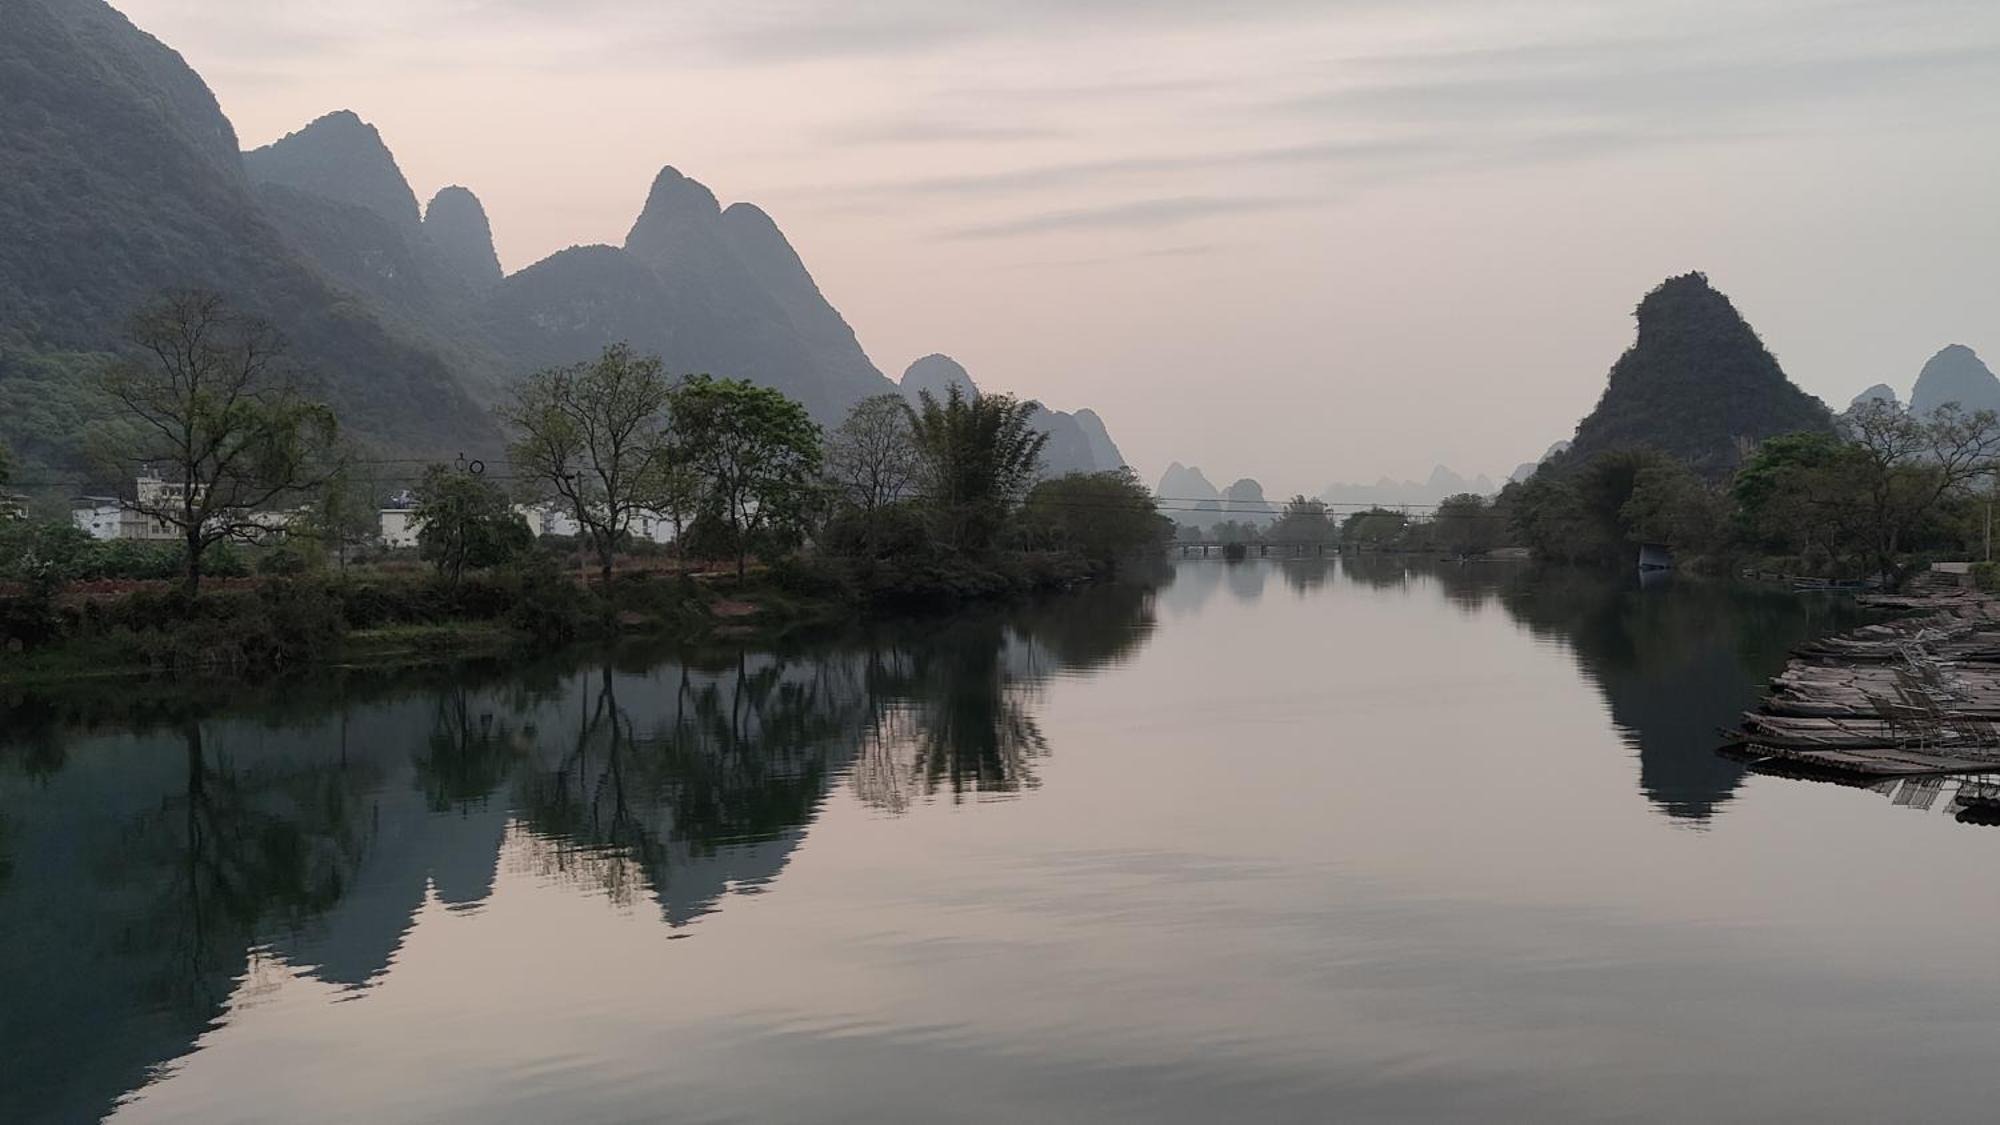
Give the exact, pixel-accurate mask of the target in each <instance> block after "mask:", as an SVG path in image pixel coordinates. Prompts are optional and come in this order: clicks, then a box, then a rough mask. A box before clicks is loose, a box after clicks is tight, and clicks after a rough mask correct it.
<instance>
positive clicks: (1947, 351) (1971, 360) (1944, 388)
mask: <svg viewBox="0 0 2000 1125" xmlns="http://www.w3.org/2000/svg"><path fill="white" fill-rule="evenodd" d="M1947 402H1955V403H1957V404H1958V405H1960V406H1961V407H1964V408H1965V409H1966V410H1968V411H1972V410H1992V411H2000V379H1996V378H1994V377H1993V372H1992V371H1990V370H1988V369H1987V367H1986V364H1985V363H1983V362H1981V361H1980V358H1979V355H1978V353H1977V352H1974V351H1973V350H1972V349H1971V348H1968V347H1966V346H1965V345H1964V344H1952V345H1950V346H1949V347H1946V348H1944V349H1942V350H1940V351H1939V352H1938V353H1937V354H1936V355H1934V356H1932V357H1931V358H1930V359H1929V360H1928V361H1926V362H1925V363H1924V368H1923V370H1922V371H1920V372H1918V373H1917V382H1916V385H1915V386H1913V387H1911V388H1910V409H1911V410H1912V411H1913V412H1915V413H1917V414H1929V413H1930V412H1931V411H1933V410H1936V409H1937V408H1938V407H1940V406H1943V405H1944V404H1945V403H1947Z"/></svg>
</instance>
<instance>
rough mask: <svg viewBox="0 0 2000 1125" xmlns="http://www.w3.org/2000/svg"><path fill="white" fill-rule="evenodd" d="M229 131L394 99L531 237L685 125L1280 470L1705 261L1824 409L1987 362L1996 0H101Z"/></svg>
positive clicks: (1428, 416) (258, 130)
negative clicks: (150, 40)
mask: <svg viewBox="0 0 2000 1125" xmlns="http://www.w3.org/2000/svg"><path fill="white" fill-rule="evenodd" d="M114 2H116V3H118V6H119V7H120V8H121V9H122V10H124V11H125V12H126V13H127V14H128V15H130V16H131V17H132V18H133V19H134V20H135V21H136V22H137V23H138V24H139V25H140V26H141V27H144V28H146V29H147V30H149V31H151V32H153V33H154V34H156V35H159V36H160V37H161V38H163V39H165V40H166V41H167V42H168V43H169V44H170V45H172V46H174V47H176V48H178V49H179V50H180V51H181V52H182V53H183V54H185V55H186V56H187V58H188V60H189V61H190V62H191V63H192V64H193V65H194V66H195V67H196V69H198V70H200V71H201V72H202V74H203V75H204V76H205V77H206V78H207V79H208V81H209V83H210V84H211V85H212V86H213V87H214V88H215V91H216V94H217V96H218V97H219V98H220V99H221V101H222V105H223V108H224V110H225V111H227V112H228V114H229V116H230V117H231V118H232V119H233V120H234V121H235V123H236V127H237V129H238V131H239V132H240V133H241V135H242V138H243V141H244V144H245V146H246V147H248V146H253V145H257V144H262V143H265V142H267V141H270V140H272V139H274V138H276V137H278V136H280V135H282V134H283V133H285V132H287V131H290V130H292V129H295V128H297V127H298V126H299V125H301V124H303V123H304V122H306V121H307V120H309V119H311V118H313V117H316V116H318V115H320V114H321V113H324V112H327V111H329V110H333V109H338V108H350V109H353V110H355V111H356V112H358V113H359V114H361V115H362V116H363V117H364V118H366V119H368V120H369V121H371V122H373V123H375V124H376V125H377V126H379V127H380V128H381V130H382V133H383V135H384V136H385V138H386V139H387V140H388V142H389V144H390V146H391V147H392V148H393V149H394V150H395V152H396V155H397V158H398V159H399V161H400V162H401V164H402V166H403V170H404V171H405V172H406V173H407V174H408V175H409V177H410V179H411V180H412V182H413V184H414V185H415V187H416V189H417V192H418V194H419V195H420V196H424V197H426V198H427V197H428V195H429V193H430V192H431V191H433V190H435V189H436V188H438V187H440V186H442V185H445V184H449V183H462V184H465V185H466V186H468V187H470V188H472V189H473V190H474V191H476V192H477V193H478V194H479V195H480V197H481V198H482V199H483V200H484V201H485V203H486V206H487V209H488V211H489V213H490V214H491V215H492V218H493V223H494V228H495V234H496V237H497V240H498V243H499V250H500V257H501V260H502V262H503V263H504V264H505V265H506V267H507V268H508V269H509V270H514V269H519V268H520V267H522V266H525V265H527V264H529V263H531V262H533V261H535V260H536V259H538V258H540V257H542V256H544V255H546V254H549V253H551V252H553V251H555V250H558V249H561V248H562V247H564V246H568V245H570V244H572V243H581V242H612V243H616V242H620V241H622V240H623V238H624V235H625V231H626V229H627V228H628V227H629V226H630V225H631V222H632V219H633V217H634V216H635V215H636V214H637V212H638V209H639V206H640V203H641V202H642V200H643V197H644V194H645V191H646V188H647V186H648V184H649V183H650V182H651V180H652V177H653V174H654V173H655V172H656V171H657V170H658V168H659V166H660V165H662V164H669V163H670V164H673V165H675V166H677V167H679V168H680V169H681V170H682V171H684V172H686V173H687V174H689V175H691V176H693V177H695V178H696V179H699V180H701V181H703V182H705V183H707V184H708V185H709V186H710V187H712V188H713V189H715V192H716V194H717V195H718V196H720V197H721V198H722V199H723V200H724V201H725V202H729V201H733V200H739V199H743V200H751V201H754V202H756V203H759V204H761V205H763V206H764V207H765V208H766V209H767V210H768V211H770V212H771V213H772V215H773V216H774V217H775V218H776V219H777V220H778V222H779V224H780V225H781V226H782V227H783V228H784V229H785V231H786V233H787V234H788V235H789V236H790V237H791V239H792V241H793V243H794V244H795V245H796V246H797V247H798V248H799V251H800V253H801V254H802V255H803V256H804V258H805V260H806V263H807V265H808V266H809V267H810V268H811V269H812V271H813V273H814V275H815V276H816V277H817V279H818V280H819V283H820V287H821V288H822V289H823V290H825V292H826V293H827V295H828V296H829V297H830V298H831V299H832V301H833V302H834V304H835V305H836V306H837V307H838V308H839V309H840V310H841V311H842V312H843V313H844V314H846V316H847V319H848V321H849V322H850V323H852V324H853V325H854V328H855V330H856V332H858V333H859V334H860V337H861V342H862V345H863V346H864V347H866V348H867V349H868V352H869V354H870V355H871V356H873V357H874V359H875V361H876V363H877V364H878V365H879V366H881V367H882V368H883V370H884V371H885V372H887V373H888V374H890V375H891V376H892V377H893V376H895V375H898V374H900V373H901V371H902V368H903V367H904V366H905V365H907V364H908V363H909V362H910V360H912V359H914V358H916V357H917V356H919V355H922V354H925V353H927V352H933V351H943V352H948V353H950V354H951V355H953V356H956V357H957V358H958V359H959V360H960V361H961V362H963V363H964V364H965V365H966V366H967V368H969V369H970V370H971V372H972V374H973V376H974V378H976V379H978V380H979V381H980V383H981V384H982V385H984V386H987V387H989V388H994V389H1001V390H1013V391H1018V392H1021V393H1023V394H1027V395H1033V396H1036V397H1040V398H1042V399H1044V400H1045V401H1047V402H1048V403H1049V404H1050V405H1052V406H1056V407H1062V408H1075V407H1079V406H1093V407H1095V408H1097V409H1098V410H1099V411H1100V412H1101V413H1102V414H1103V415H1104V416H1105V418H1106V420H1107V422H1108V423H1109V425H1110V427H1111V429H1112V433H1113V436H1114V437H1115V438H1117V439H1118V441H1119V442H1120V443H1121V445H1122V446H1123V447H1124V450H1125V452H1126V455H1127V456H1128V457H1129V458H1130V459H1132V460H1133V461H1134V463H1135V464H1136V465H1137V467H1138V468H1139V469H1140V470H1141V472H1142V473H1143V474H1144V475H1145V476H1146V477H1147V478H1148V480H1149V481H1150V480H1151V479H1153V478H1154V477H1156V476H1157V474H1158V473H1159V471H1160V470H1161V469H1162V468H1164V467H1165V465H1166V463H1167V462H1168V461H1169V460H1174V459H1178V460H1181V461H1186V462H1190V463H1195V464H1199V465H1201V466H1202V467H1203V468H1204V469H1205V470H1206V471H1207V472H1208V474H1209V475H1210V477H1211V478H1213V479H1215V480H1216V481H1217V483H1218V484H1221V483H1227V481H1228V480H1229V479H1231V478H1234V477H1237V476H1244V475H1249V476H1256V477H1259V478H1260V479H1261V480H1263V482H1264V483H1265V485H1266V486H1267V489H1268V490H1269V491H1271V492H1273V493H1277V492H1280V491H1285V492H1289V491H1293V490H1299V489H1304V490H1307V491H1316V490H1318V489H1319V488H1320V487H1322V486H1324V485H1325V484H1326V483H1328V482H1329V481H1331V480H1336V479H1339V480H1348V479H1357V478H1359V479H1368V480H1372V479H1374V478H1375V477H1376V476H1378V475H1383V474H1387V475H1391V476H1395V477H1405V476H1413V477H1421V476H1423V475H1425V474H1426V473H1428V472H1429V470H1430V468H1431V466H1432V465H1433V464H1435V463H1438V462H1444V463H1447V464H1450V465H1451V466H1453V467H1454V468H1457V469H1458V470H1460V471H1461V472H1464V473H1466V474H1467V475H1471V474H1473V473H1476V472H1487V473H1493V474H1496V475H1497V474H1501V473H1505V472H1506V471H1508V470H1509V469H1511V468H1512V467H1513V466H1514V465H1515V464H1516V463H1517V462H1519V461H1522V460H1524V459H1530V458H1532V457H1534V456H1536V455H1538V454H1539V453H1540V452H1541V450H1542V449H1543V448H1544V447H1545V446H1547V445H1548V444H1549V443H1550V442H1551V441H1554V440H1556V439H1558V438H1562V437H1567V436H1568V435H1569V432H1570V431H1571V429H1572V428H1573V427H1574V425H1575V422H1576V420H1577V418H1578V417H1580V416H1581V415H1582V414H1583V413H1584V412H1585V411H1587V410H1588V409H1589V408H1590V406H1591V405H1592V403H1593V402H1594V401H1595V400H1596V397H1597V395H1598V392H1599V391H1600V390H1601V388H1602V385H1603V380H1604V374H1605V371H1606V369H1607V368H1608V367H1609V366H1610V364H1611V362H1612V361H1613V360H1614V359H1615V358H1616V357H1617V355H1618V353H1619V352H1620V351H1621V350H1622V349H1623V348H1624V347H1625V346H1626V345H1627V344H1628V343H1629V342H1630V339H1631V333H1632V323H1631V319H1630V313H1631V309H1632V307H1633V306H1634V305H1635V304H1636V303H1637V301H1638V299H1639V297H1640V296H1641V295H1642V294H1643V293H1644V292H1645V291H1646V290H1647V289H1648V288H1650V287H1651V286H1652V285H1653V284H1654V283H1656V282H1657V281H1659V280H1660V279H1661V278H1663V277H1665V276H1667V275H1669V274H1673V273H1680V272H1685V271H1687V270H1690V269H1702V270H1705V271H1707V272H1708V274H1709V276H1710V278H1711V279H1712V280H1713V281H1714V282H1715V284H1716V285H1717V286H1718V287H1720V288H1721V289H1722V290H1723V291H1725V292H1727V293H1728V294H1729V295H1730V296H1731V297H1733V298H1734V299H1735V301H1736V303H1737V306H1738V307H1739V308H1740V309H1742V310H1743V311H1744V313H1745V314H1746V315H1747V316H1748V317H1749V318H1750V321H1751V323H1752V324H1754V325H1755V326H1756V327H1757V328H1758V330H1759V331H1760V332H1761V333H1762V334H1763V337H1764V339H1765V342H1766V343H1767V344H1769V345H1770V347H1771V348H1772V350H1773V351H1775V352H1776V353H1777V355H1778V358H1779V359H1780V361H1781V362H1782V363H1783V364H1784V366H1785V369H1786V371H1788V372H1789V373H1790V374H1791V375H1792V377H1793V378H1794V379H1795V380H1796V381H1798V382H1799V383H1800V384H1801V385H1802V386H1804V387H1805V388H1806V389H1807V390H1808V391H1811V392H1813V393H1815V394H1818V395H1820V396H1821V397H1822V398H1825V399H1827V400H1828V401H1829V402H1830V403H1833V404H1834V405H1835V406H1836V407H1839V406H1843V405H1845V403H1846V401H1847V399H1848V398H1849V397H1851V396H1852V395H1854V394H1855V393H1856V392H1858V391H1860V390H1861V389H1862V388H1863V387H1865V386H1867V385H1869V384H1871V383H1876V382H1887V383H1889V384H1891V385H1892V386H1895V387H1897V388H1898V390H1899V391H1902V392H1904V393H1907V388H1908V386H1909V383H1910V381H1911V380H1912V379H1913V378H1914V376H1915V374H1916V371H1917V368H1918V367H1919V366H1921V364H1922V363H1923V361H1924V359H1925V358H1926V357H1928V356H1929V355H1930V354H1931V353H1932V352H1933V351H1935V350H1936V349H1937V348H1939V347H1941V346H1943V345H1944V344H1947V343H1952V342H1960V343H1966V344H1970V345H1971V346H1973V347H1974V348H1976V349H1981V350H1982V351H1983V353H1984V354H1985V355H1986V357H1987V358H1988V360H1989V361H2000V3H1993V2H1992V0H1965V2H1953V0H1935V2H1918V0H1879V2H1875V3H1863V2H1856V0H1694V2H1687V3H1672V2H1659V0H1653V2H1647V3H1609V2H1603V0H1598V2H1588V0H1577V2H1560V0H1520V2H1515V0H1320V2H1317V3H1308V2H1293V0H1260V2H1259V3H1256V4H1254V5H1236V4H1228V3H1221V2H1217V0H1155V2H1151V3H1142V2H1140V0H1094V2H1092V0H1060V2H1059V0H761V2H760V0H568V2H556V0H343V2H342V3H338V4H328V3H323V2H319V0H114Z"/></svg>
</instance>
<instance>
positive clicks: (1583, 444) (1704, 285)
mask: <svg viewBox="0 0 2000 1125" xmlns="http://www.w3.org/2000/svg"><path fill="white" fill-rule="evenodd" d="M1636 315H1637V317H1638V321H1639V335H1638V339H1637V341H1636V342H1635V343H1634V344H1633V345H1632V347H1631V348H1630V349H1628V350H1627V351H1626V352H1625V354H1624V355H1623V356H1620V357H1619V359H1618V362H1617V363H1616V364H1614V365H1613V366H1612V368H1611V376H1610V380H1609V382H1608V384H1607V385H1606V386H1605V389H1604V394H1603V396H1602V397H1601V398H1599V399H1598V402H1597V407H1596V409H1594V410H1592V411H1591V412H1590V414H1589V415H1588V416H1586V417H1585V418H1584V419H1583V421H1581V422H1579V423H1577V427H1576V438H1575V440H1574V441H1573V442H1572V443H1571V447H1570V450H1569V452H1568V454H1566V455H1565V456H1564V457H1563V458H1561V461H1562V463H1564V464H1567V465H1575V464H1581V463H1583V462H1586V461H1588V460H1589V459H1590V458H1592V457H1594V456H1596V455H1597V454H1599V453H1603V452H1606V451H1608V450H1613V449H1628V448H1637V447H1650V448H1653V449H1658V450H1661V451H1663V452H1666V453H1670V454H1673V455H1674V456H1676V457H1679V458H1681V459H1682V460H1684V461H1686V462H1688V463H1689V464H1690V465H1691V466H1693V467H1694V468H1695V469H1696V470H1697V471H1699V472H1702V473H1704V474H1707V475H1710V476H1716V475H1721V474H1724V473H1727V472H1729V471H1731V470H1733V469H1734V468H1735V467H1736V465H1737V464H1738V462H1739V461H1740V460H1741V459H1742V456H1743V453H1744V451H1745V450H1746V449H1747V448H1749V447H1750V446H1751V445H1754V444H1755V443H1756V442H1758V441H1761V440H1762V439H1764V438H1767V437H1771V436H1773V435H1776V434H1783V433H1791V432H1794V431H1798V430H1826V429H1830V428H1831V427H1832V424H1833V421H1832V416H1831V414H1830V413H1829V412H1828V411H1827V408H1826V404H1824V403H1822V402H1820V401H1819V400H1818V399H1816V398H1814V397H1812V396H1811V395H1809V394H1806V393H1805V392H1804V391H1802V390H1800V389H1798V388H1797V387H1796V386H1793V385H1792V383H1791V381H1790V380H1789V379H1787V378H1786V377H1785V373H1784V371H1783V370H1782V369H1781V368H1780V367H1779V366H1778V361H1777V359H1776V358H1774V357H1773V356H1772V355H1771V353H1770V352H1769V351H1768V350H1767V349H1766V348H1765V347H1764V344H1763V341H1761V340H1759V339H1758V338H1757V333H1756V332H1755V331H1753V330H1752V329H1751V327H1750V325H1749V324H1748V323H1746V322H1745V321H1744V319H1743V317H1742V316H1741V315H1739V314H1738V313H1737V311H1736V307H1735V306H1734V305H1732V304H1731V303H1730V301H1729V298H1727V297H1725V296H1723V295H1722V294H1721V293H1719V292H1717V291H1716V290H1715V289H1714V288H1713V287H1711V286H1710V285H1709V283H1708V278H1707V277H1705V276H1703V275H1702V274H1699V273H1690V274H1684V275H1682V276H1680V277H1674V278H1669V279H1668V280H1666V281H1665V282H1662V283H1661V284H1660V286H1659V287H1658V288H1656V289H1654V290H1653V291H1652V292H1651V293H1648V294H1646V297H1645V299H1644V300H1642V301H1641V302H1639V308H1638V310H1637V313H1636Z"/></svg>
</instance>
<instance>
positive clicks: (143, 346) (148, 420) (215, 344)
mask: <svg viewBox="0 0 2000 1125" xmlns="http://www.w3.org/2000/svg"><path fill="white" fill-rule="evenodd" d="M132 343H133V344H134V345H136V347H137V349H138V351H139V353H140V354H141V355H143V356H144V357H145V358H144V359H138V360H132V361H127V362H121V363H119V364H116V365H114V366H113V367H112V368H111V369H110V371H108V372H107V373H106V375H105V379H104V389H105V393H106V395H107V396H109V397H110V398H111V399H112V401H114V402H116V403H117V404H118V405H119V407H120V408H121V411H122V414H123V416H124V417H125V418H126V419H128V420H131V421H135V422H137V423H139V429H140V430H141V432H142V433H143V434H144V435H145V436H144V440H143V442H142V444H140V445H138V446H136V447H133V448H132V449H131V450H129V451H128V453H130V454H133V455H131V456H128V457H125V458H121V459H118V460H116V461H115V463H116V464H118V465H121V466H132V467H134V468H136V467H137V466H139V465H145V466H149V467H151V468H153V469H155V470H156V471H161V472H164V473H165V474H166V477H165V479H166V480H169V481H172V482H173V487H172V488H171V489H166V490H162V491H160V492H159V493H157V494H152V495H147V494H140V495H137V496H135V497H133V498H132V499H130V500H128V501H127V506H128V507H129V508H130V509H131V510H132V511H135V512H137V513H139V514H140V515H143V516H145V517H147V518H148V519H151V520H153V521H155V522H157V523H159V524H161V525H163V526H166V527H170V528H173V529H174V530H175V531H177V532H179V534H180V536H181V539H182V542H183V543H184V544H185V551H184V553H183V554H182V556H181V560H182V565H183V567H184V570H183V571H182V576H181V580H182V582H183V583H184V584H185V586H186V589H187V593H188V594H189V596H193V595H194V594H196V593H198V592H199V591H200V589H201V574H202V558H203V556H204V555H206V554H207V553H208V549H209V548H210V547H213V546H214V545H215V544H217V543H220V542H222V541H223V540H225V539H242V538H245V537H248V536H252V535H257V534H262V533H263V532H264V531H266V530H267V529H268V526H269V525H268V524H267V523H264V522H260V517H261V516H262V515H263V513H266V512H269V511H271V510H273V508H274V507H276V506H277V505H278V504H279V503H280V502H281V501H296V500H299V499H302V498H304V497H306V496H308V495H310V494H311V493H312V492H313V491H314V490H316V489H317V488H318V487H319V485H321V484H323V483H324V482H325V480H326V479H327V477H328V476H330V475H331V472H332V470H331V467H330V464H329V460H330V458H329V456H328V455H329V454H330V452H331V450H332V447H333V440H334V433H335V429H336V426H335V423H334V419H333V414H332V412H331V411H329V410H328V409H327V408H326V407H324V406H322V405H320V404H317V403H312V402H307V401H306V400H304V399H303V398H301V397H300V396H299V395H298V393H297V392H296V390H295V389H294V388H293V386H292V384H291V382H290V381H289V378H288V374H289V373H288V371H287V370H286V368H285V366H284V364H285V346H284V343H283V341H282V340H281V339H280V338H279V337H278V335H277V333H276V332H275V331H274V330H273V329H272V328H271V327H270V326H269V325H267V324H265V323H263V322H262V321H259V320H256V319H254V318H249V317H244V316H242V315H240V314H237V313H234V312H232V311H230V309H229V308H228V307H227V305H225V304H224V302H223V300H222V298H220V297H218V296H216V295H215V294H213V293H204V292H201V291H199V290H176V291H173V292H169V293H166V294H164V295H162V296H161V297H159V298H158V299H156V300H155V301H153V302H152V303H151V304H149V305H148V306H147V307H146V308H144V309H142V310H141V311H140V312H139V314H138V315H137V316H136V317H135V318H134V319H133V322H132Z"/></svg>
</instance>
